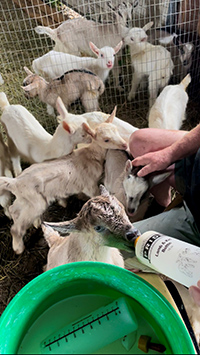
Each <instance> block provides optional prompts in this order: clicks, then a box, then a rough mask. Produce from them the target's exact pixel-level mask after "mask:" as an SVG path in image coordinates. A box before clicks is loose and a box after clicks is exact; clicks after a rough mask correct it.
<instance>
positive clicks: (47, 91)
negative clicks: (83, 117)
mask: <svg viewBox="0 0 200 355" xmlns="http://www.w3.org/2000/svg"><path fill="white" fill-rule="evenodd" d="M24 69H25V71H26V73H27V74H28V76H27V77H26V78H25V79H24V81H23V85H24V86H22V89H23V90H24V92H25V95H26V96H27V97H28V98H33V97H36V96H38V97H39V99H40V100H41V101H42V102H44V103H46V104H47V111H48V113H49V114H53V113H54V108H56V100H57V98H58V96H60V97H61V99H62V101H63V102H64V104H65V105H66V107H68V106H69V105H71V104H72V103H73V102H75V101H76V100H78V99H80V100H81V102H82V105H83V106H84V108H85V111H86V112H88V111H98V110H99V103H98V99H99V96H100V95H102V94H103V92H104V90H105V86H104V83H103V81H102V80H101V79H100V78H99V77H98V76H97V75H95V74H94V73H92V72H90V71H87V70H84V69H77V70H76V69H75V70H72V71H69V72H67V73H65V74H64V75H62V76H61V77H59V78H57V79H54V80H51V81H50V82H47V81H46V80H45V79H43V78H42V77H41V76H39V75H37V74H33V73H32V72H31V71H30V70H29V69H28V68H27V67H24Z"/></svg>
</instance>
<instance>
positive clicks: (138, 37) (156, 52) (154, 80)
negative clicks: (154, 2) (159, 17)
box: [123, 22, 174, 107]
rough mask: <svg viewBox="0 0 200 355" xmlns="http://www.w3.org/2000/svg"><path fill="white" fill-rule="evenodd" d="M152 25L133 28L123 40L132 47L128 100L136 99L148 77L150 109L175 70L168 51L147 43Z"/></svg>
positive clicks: (151, 23) (150, 23)
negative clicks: (137, 92) (148, 31)
mask: <svg viewBox="0 0 200 355" xmlns="http://www.w3.org/2000/svg"><path fill="white" fill-rule="evenodd" d="M152 25H153V22H149V23H147V24H146V25H145V26H144V27H143V28H137V27H135V28H132V29H130V30H129V32H128V34H127V35H125V37H124V39H123V41H124V44H126V45H129V47H130V55H131V65H132V67H133V70H134V71H133V73H132V84H131V90H130V92H129V95H128V100H132V99H134V98H135V95H136V91H137V88H138V86H139V84H140V83H141V81H142V80H143V79H144V77H145V76H147V77H148V89H149V106H150V107H151V106H152V105H153V103H154V101H155V99H156V97H157V94H158V90H159V89H162V88H163V87H164V86H165V85H167V83H168V81H169V79H170V76H171V74H172V72H173V68H174V64H173V61H172V59H171V54H170V53H169V51H168V50H167V49H165V48H164V47H163V46H154V45H152V44H150V43H148V42H147V38H148V36H147V34H146V31H147V30H148V29H150V28H151V26H152Z"/></svg>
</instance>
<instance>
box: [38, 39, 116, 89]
mask: <svg viewBox="0 0 200 355" xmlns="http://www.w3.org/2000/svg"><path fill="white" fill-rule="evenodd" d="M89 46H90V48H91V50H92V52H93V53H94V54H95V56H97V58H92V57H78V56H75V55H72V54H67V53H62V52H56V51H54V50H52V51H50V52H48V53H46V54H44V55H43V56H42V57H39V58H37V59H35V60H33V62H32V68H33V70H34V72H35V73H36V74H38V75H42V76H43V77H47V78H48V79H49V78H50V79H54V78H56V77H59V76H61V75H62V74H64V73H65V72H68V71H69V70H73V69H89V70H91V71H92V72H93V73H95V74H96V75H98V76H99V77H100V79H101V80H102V81H103V82H105V81H106V79H107V78H108V75H109V73H110V70H111V69H112V68H113V65H114V62H115V55H116V54H117V53H118V52H119V50H120V49H121V47H122V41H121V42H119V43H118V44H117V46H116V47H114V48H113V47H109V46H105V47H102V48H100V49H99V48H98V47H97V46H95V45H94V43H92V42H90V43H89Z"/></svg>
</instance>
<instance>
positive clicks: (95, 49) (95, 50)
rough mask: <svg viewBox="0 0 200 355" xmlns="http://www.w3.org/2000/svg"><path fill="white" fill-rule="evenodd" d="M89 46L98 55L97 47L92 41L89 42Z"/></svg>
mask: <svg viewBox="0 0 200 355" xmlns="http://www.w3.org/2000/svg"><path fill="white" fill-rule="evenodd" d="M89 46H90V49H91V50H92V52H93V53H95V54H96V55H97V56H99V48H98V47H97V46H95V44H94V43H93V42H89Z"/></svg>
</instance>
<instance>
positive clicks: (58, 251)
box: [42, 185, 139, 270]
mask: <svg viewBox="0 0 200 355" xmlns="http://www.w3.org/2000/svg"><path fill="white" fill-rule="evenodd" d="M100 191H101V195H100V196H96V197H93V198H91V199H90V200H88V201H87V202H86V203H85V204H84V205H83V207H82V209H81V211H80V212H79V214H78V215H77V217H76V218H74V219H73V220H71V221H66V222H60V223H53V222H52V223H48V222H44V223H43V225H42V229H43V232H44V237H45V239H46V241H47V243H48V245H49V247H50V249H49V252H48V256H47V266H46V270H50V269H52V268H54V267H56V266H59V265H64V264H67V263H71V262H76V261H100V262H105V263H108V264H113V265H117V266H120V267H124V260H123V257H122V255H121V253H120V252H119V250H118V249H116V248H119V249H123V250H126V251H133V245H134V244H133V241H134V239H136V238H137V237H138V236H139V232H138V230H137V229H136V228H134V226H133V225H132V223H131V222H130V221H129V219H128V216H127V215H126V213H125V210H124V207H123V205H122V204H121V203H120V202H119V201H118V200H117V199H116V198H115V197H114V196H111V195H110V194H109V192H108V191H107V190H106V188H105V187H104V186H103V185H100ZM69 233H70V234H69ZM62 236H64V238H63V237H62Z"/></svg>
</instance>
